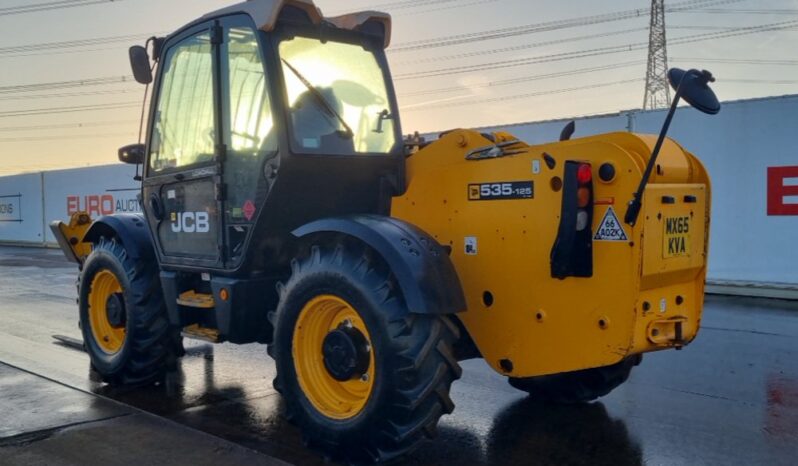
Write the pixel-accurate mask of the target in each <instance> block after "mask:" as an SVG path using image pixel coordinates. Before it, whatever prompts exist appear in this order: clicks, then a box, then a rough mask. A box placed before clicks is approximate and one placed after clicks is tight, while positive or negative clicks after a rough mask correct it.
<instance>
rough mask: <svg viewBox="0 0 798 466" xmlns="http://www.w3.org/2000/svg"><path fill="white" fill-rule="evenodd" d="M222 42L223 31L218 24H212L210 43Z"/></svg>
mask: <svg viewBox="0 0 798 466" xmlns="http://www.w3.org/2000/svg"><path fill="white" fill-rule="evenodd" d="M222 43H224V31H223V30H222V27H221V26H220V25H219V24H214V25H213V27H212V28H211V44H213V45H221V44H222Z"/></svg>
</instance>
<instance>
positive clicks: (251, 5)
mask: <svg viewBox="0 0 798 466" xmlns="http://www.w3.org/2000/svg"><path fill="white" fill-rule="evenodd" d="M286 6H293V7H296V8H299V9H301V10H303V11H304V12H305V13H306V14H307V15H308V17H309V18H310V20H311V21H312V22H313V24H315V25H319V24H321V23H322V22H328V23H331V24H333V25H334V26H336V27H338V28H341V29H350V30H355V29H358V28H359V27H361V26H363V25H364V24H366V23H367V22H369V21H377V22H379V23H382V24H383V26H384V27H385V45H384V46H385V47H386V48H387V47H388V45H389V44H390V42H391V15H389V14H387V13H381V12H378V11H361V12H356V13H350V14H346V15H341V16H335V17H331V18H325V17H324V15H323V14H322V13H321V10H320V9H319V8H318V7H317V6H316V5H315V4H314V3H313V0H247V1H245V2H241V3H237V4H235V5H231V6H229V7H226V8H222V9H220V10H216V11H214V12H211V13H208V14H206V15H205V16H203V17H202V18H200V20H199V21H205V20H207V19H210V18H215V17H219V16H224V15H230V14H235V13H244V14H247V15H249V16H250V17H251V18H252V20H253V21H254V22H255V24H256V25H257V27H258V29H261V30H263V31H266V32H269V31H271V30H273V29H274V27H275V25H276V24H277V19H278V18H279V16H280V12H282V10H283V8H285V7H286Z"/></svg>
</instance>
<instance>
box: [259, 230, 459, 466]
mask: <svg viewBox="0 0 798 466" xmlns="http://www.w3.org/2000/svg"><path fill="white" fill-rule="evenodd" d="M278 290H279V292H280V296H281V298H280V304H279V307H278V309H277V311H276V312H275V313H272V314H271V315H270V318H271V320H272V322H273V324H274V328H275V338H274V342H273V344H271V345H270V346H269V353H270V354H271V355H272V357H274V359H275V360H276V363H277V374H278V375H277V378H276V379H275V381H274V386H275V388H276V389H277V390H278V391H279V392H280V393H281V394H282V395H283V397H284V398H285V401H286V417H287V418H288V419H289V421H291V422H293V423H294V424H296V425H298V426H299V427H300V429H301V430H302V433H303V436H304V438H305V441H306V442H307V443H308V444H309V445H310V446H312V447H315V448H317V449H319V450H321V451H322V453H323V454H324V455H325V456H326V457H328V458H330V459H333V460H336V461H345V462H349V463H355V464H357V463H374V462H378V461H386V460H390V459H393V458H396V457H398V456H400V455H402V454H405V453H407V452H408V451H410V450H412V449H413V448H414V447H416V446H417V445H418V444H419V443H420V442H421V441H422V440H423V439H425V438H431V437H432V436H434V434H435V433H436V426H437V423H438V420H439V419H440V417H441V416H442V415H443V414H449V413H451V412H452V410H453V409H454V403H452V400H451V399H450V398H449V387H450V386H451V384H452V382H453V381H454V380H456V379H458V378H459V377H460V374H461V369H460V366H459V365H458V363H457V361H456V360H455V358H454V357H453V353H452V344H453V343H454V341H455V340H456V339H457V336H458V329H457V327H456V325H454V324H453V323H452V322H451V321H450V320H449V319H448V318H447V317H445V316H434V315H416V314H410V313H409V312H408V310H407V308H406V305H405V304H404V301H403V299H402V297H401V294H400V293H399V291H398V290H397V287H396V285H395V283H394V281H393V279H392V277H391V274H390V271H389V270H388V268H387V267H386V266H385V265H384V264H382V261H380V260H373V259H371V258H370V257H369V254H368V252H367V251H363V250H361V249H359V248H358V249H356V250H355V249H353V248H350V249H347V248H345V247H344V246H343V245H337V247H330V248H327V249H324V250H322V249H321V248H319V247H316V246H314V247H313V248H312V249H311V251H310V254H309V256H308V257H306V258H304V259H302V260H294V261H293V262H292V275H291V278H290V279H289V280H288V282H287V283H285V285H284V286H283V285H278ZM320 302H321V303H327V304H326V306H332V307H333V308H334V309H336V310H335V311H333V312H332V313H331V314H329V315H330V317H329V318H328V320H326V321H323V322H322V323H321V324H320V325H314V324H312V322H313V321H312V316H311V315H310V314H307V313H308V312H311V311H313V312H316V313H317V314H322V313H323V314H327V313H328V312H329V309H330V308H329V307H327V308H325V307H323V306H322V307H317V306H318V304H319V303H320ZM347 306H348V307H347ZM352 312H354V314H352ZM336 313H338V314H336ZM345 315H348V316H351V317H348V318H346V320H344V321H343V322H341V323H339V322H337V321H336V319H338V320H341V319H344V317H339V316H345ZM333 316H334V317H333ZM347 321H350V322H349V323H351V321H354V322H355V323H354V327H355V328H356V329H359V330H360V333H362V334H363V335H365V336H366V338H367V340H368V346H367V348H371V349H370V350H369V352H368V353H367V354H368V357H365V358H361V362H364V361H365V360H367V359H368V358H371V364H370V365H368V368H367V369H366V368H365V367H366V366H363V365H359V366H358V367H359V368H360V369H359V370H360V372H357V373H355V374H353V375H351V376H350V378H349V379H347V380H345V381H343V382H337V383H338V384H340V385H336V384H335V383H336V382H335V381H334V379H333V378H331V377H334V376H333V374H334V373H335V372H334V371H332V370H330V369H327V368H328V367H329V365H328V361H327V360H326V359H325V358H327V356H323V355H322V351H323V350H322V348H319V349H318V350H316V351H318V353H315V354H317V355H318V356H313V354H314V351H312V350H306V351H305V354H298V353H297V351H298V349H302V348H310V347H312V346H313V345H311V346H310V347H309V346H306V345H305V344H306V343H307V342H308V339H314V338H315V341H319V337H313V336H312V334H313V332H311V331H310V329H313V328H319V329H324V330H322V331H321V332H322V333H323V332H328V331H329V332H331V333H332V332H336V331H337V330H339V329H341V328H342V327H341V324H347ZM351 327H352V326H351V325H349V328H351ZM328 329H332V330H328ZM328 335H329V334H328ZM358 338H359V337H358ZM295 339H296V341H295ZM311 341H314V340H311ZM326 341H327V340H326V339H325V342H326ZM325 344H326V343H325ZM308 354H310V355H311V356H310V358H309V357H308ZM324 354H328V353H324ZM313 358H315V361H316V368H313V367H309V364H310V363H309V361H313V360H314V359H313ZM352 367H354V366H352ZM325 370H326V371H327V372H322V371H325ZM361 373H362V374H361ZM325 374H327V375H330V376H331V377H330V378H327V377H325V376H324V375H325ZM363 374H366V377H363ZM369 375H371V376H370V377H369ZM325 380H326V382H325ZM314 381H315V382H314ZM331 381H332V382H331ZM330 383H331V384H332V385H330ZM358 384H363V385H362V387H366V388H364V389H363V391H362V392H360V391H358V390H359V388H358V387H359V385H358ZM353 385H354V388H351V389H349V391H341V390H340V389H341V388H343V387H352V386H353ZM332 393H340V395H338V396H332V395H330V394H332ZM358 397H360V398H358ZM338 405H341V406H348V408H346V409H336V406H338Z"/></svg>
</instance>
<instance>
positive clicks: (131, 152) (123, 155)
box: [119, 144, 147, 165]
mask: <svg viewBox="0 0 798 466" xmlns="http://www.w3.org/2000/svg"><path fill="white" fill-rule="evenodd" d="M146 151H147V150H146V148H145V147H144V144H131V145H129V146H125V147H122V148H121V149H119V161H120V162H122V163H130V164H137V165H138V164H142V163H144V154H145V153H146Z"/></svg>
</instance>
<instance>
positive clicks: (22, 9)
mask: <svg viewBox="0 0 798 466" xmlns="http://www.w3.org/2000/svg"><path fill="white" fill-rule="evenodd" d="M121 1H122V0H60V1H56V2H46V3H34V4H31V5H18V6H12V7H6V8H0V16H10V15H21V14H25V13H38V12H41V11H51V10H60V9H63V8H75V7H80V6H89V5H98V4H100V3H112V2H121Z"/></svg>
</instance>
